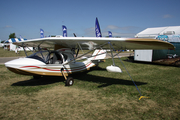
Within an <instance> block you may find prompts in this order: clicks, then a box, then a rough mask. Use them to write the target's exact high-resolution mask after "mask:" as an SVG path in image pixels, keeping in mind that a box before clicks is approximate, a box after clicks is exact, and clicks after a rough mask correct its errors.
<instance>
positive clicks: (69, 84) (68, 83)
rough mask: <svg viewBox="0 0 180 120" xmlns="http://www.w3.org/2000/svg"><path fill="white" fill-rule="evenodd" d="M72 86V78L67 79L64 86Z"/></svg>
mask: <svg viewBox="0 0 180 120" xmlns="http://www.w3.org/2000/svg"><path fill="white" fill-rule="evenodd" d="M73 84H74V79H73V78H72V77H68V78H67V80H66V86H72V85H73Z"/></svg>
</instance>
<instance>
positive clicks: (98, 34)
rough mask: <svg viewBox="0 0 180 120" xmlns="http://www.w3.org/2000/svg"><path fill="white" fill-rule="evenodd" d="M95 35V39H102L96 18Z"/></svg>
mask: <svg viewBox="0 0 180 120" xmlns="http://www.w3.org/2000/svg"><path fill="white" fill-rule="evenodd" d="M95 33H96V37H102V34H101V29H100V26H99V22H98V19H97V18H96V24H95Z"/></svg>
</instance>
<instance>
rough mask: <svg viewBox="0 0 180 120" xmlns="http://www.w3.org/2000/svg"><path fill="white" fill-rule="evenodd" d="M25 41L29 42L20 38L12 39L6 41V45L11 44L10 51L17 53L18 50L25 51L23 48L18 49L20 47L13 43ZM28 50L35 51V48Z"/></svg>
mask: <svg viewBox="0 0 180 120" xmlns="http://www.w3.org/2000/svg"><path fill="white" fill-rule="evenodd" d="M25 40H27V39H22V38H21V39H20V38H11V39H9V40H6V41H5V43H9V50H10V51H15V50H16V49H18V51H23V48H22V47H18V46H16V45H14V44H13V43H14V42H19V41H25ZM25 49H26V50H29V49H30V50H33V47H29V49H28V48H25Z"/></svg>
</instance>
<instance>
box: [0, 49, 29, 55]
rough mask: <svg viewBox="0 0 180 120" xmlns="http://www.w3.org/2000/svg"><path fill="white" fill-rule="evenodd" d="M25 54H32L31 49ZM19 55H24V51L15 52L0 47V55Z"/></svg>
mask: <svg viewBox="0 0 180 120" xmlns="http://www.w3.org/2000/svg"><path fill="white" fill-rule="evenodd" d="M27 54H28V55H30V54H32V52H31V51H27ZM19 56H26V54H25V53H24V51H19V54H16V53H15V52H14V51H8V50H4V48H2V47H0V57H19Z"/></svg>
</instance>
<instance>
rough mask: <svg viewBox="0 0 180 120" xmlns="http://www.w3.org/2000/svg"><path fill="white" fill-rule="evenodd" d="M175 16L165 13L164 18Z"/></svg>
mask: <svg viewBox="0 0 180 120" xmlns="http://www.w3.org/2000/svg"><path fill="white" fill-rule="evenodd" d="M172 17H173V16H172V15H170V14H166V15H163V18H172Z"/></svg>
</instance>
